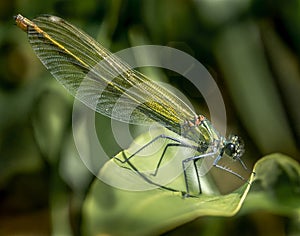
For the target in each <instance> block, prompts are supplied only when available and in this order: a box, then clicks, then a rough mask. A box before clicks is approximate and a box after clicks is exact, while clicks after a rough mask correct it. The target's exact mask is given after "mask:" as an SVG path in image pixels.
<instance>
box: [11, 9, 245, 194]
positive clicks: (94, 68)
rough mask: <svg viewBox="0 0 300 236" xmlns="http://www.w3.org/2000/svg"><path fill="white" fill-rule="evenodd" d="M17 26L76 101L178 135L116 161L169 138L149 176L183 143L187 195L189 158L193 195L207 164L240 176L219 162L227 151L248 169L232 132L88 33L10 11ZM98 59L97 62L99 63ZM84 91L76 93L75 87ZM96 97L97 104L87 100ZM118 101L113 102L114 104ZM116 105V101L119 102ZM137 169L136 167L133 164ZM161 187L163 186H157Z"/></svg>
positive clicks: (61, 22)
mask: <svg viewBox="0 0 300 236" xmlns="http://www.w3.org/2000/svg"><path fill="white" fill-rule="evenodd" d="M15 23H16V25H17V26H18V27H19V28H20V29H22V30H23V31H25V32H26V33H27V35H28V39H29V43H30V45H31V47H32V48H33V50H34V52H35V53H36V55H37V56H38V58H39V59H40V60H41V62H42V63H43V64H44V66H45V67H46V68H47V69H48V70H49V71H50V72H51V74H52V75H53V76H54V77H55V78H56V79H57V80H58V81H59V82H60V83H61V84H62V85H63V86H64V87H65V88H66V89H67V90H68V91H69V92H70V93H71V94H72V95H73V96H75V98H77V99H79V100H80V101H81V102H83V103H84V104H86V105H87V106H89V107H91V108H92V109H93V110H95V111H96V112H98V113H101V114H103V115H105V116H108V117H110V118H112V119H116V120H119V121H122V122H126V123H129V124H138V125H150V124H152V123H153V122H158V123H159V124H161V125H162V126H163V127H165V128H167V129H169V130H170V131H172V132H174V133H175V134H177V135H179V136H180V137H184V138H185V139H184V140H183V139H180V138H177V137H173V136H171V135H165V134H161V135H158V136H157V137H155V138H154V139H152V140H151V141H150V142H148V143H146V144H145V145H143V146H142V147H141V148H139V149H138V150H137V151H136V152H134V153H133V154H132V155H130V156H129V157H126V158H125V159H124V160H119V161H121V162H123V163H124V162H128V163H130V160H131V159H132V158H134V157H135V156H136V155H137V154H138V153H139V152H141V151H142V150H144V149H145V148H147V147H148V146H149V145H151V144H152V143H154V142H156V141H158V140H161V139H163V140H168V141H170V143H168V144H167V145H166V146H165V148H164V149H163V152H162V155H161V157H160V158H159V160H158V162H157V165H156V169H155V171H154V173H153V175H156V174H157V173H158V172H159V170H160V166H161V163H162V160H163V158H164V157H165V154H166V153H167V151H168V150H169V148H170V147H174V146H175V147H184V148H189V149H192V150H195V152H196V154H195V155H193V156H191V157H184V158H183V159H182V161H181V164H182V172H183V176H184V179H185V188H186V191H183V192H184V194H185V196H190V195H191V194H190V186H189V181H188V180H187V178H188V176H187V166H188V165H190V164H191V163H193V164H194V167H195V169H196V171H197V182H198V194H201V193H202V190H201V183H200V176H202V175H205V174H206V173H207V172H208V171H209V170H210V168H211V167H216V168H218V169H221V170H223V171H226V172H228V173H230V174H232V175H234V176H236V177H238V178H239V179H242V180H244V181H245V179H244V177H243V176H242V175H240V174H238V173H237V172H235V171H233V170H231V169H230V168H228V167H226V166H223V165H221V164H220V160H221V159H222V158H223V157H224V156H225V155H226V156H228V157H229V158H231V159H232V160H235V161H238V162H239V163H240V164H241V166H242V167H243V168H244V169H245V170H248V169H247V167H246V165H245V164H244V162H243V161H242V159H241V157H242V155H243V154H244V151H245V148H244V143H243V141H242V139H241V138H240V137H239V136H237V135H231V136H229V137H228V138H225V137H223V136H222V135H220V134H219V132H218V131H217V130H216V129H215V128H214V127H213V125H212V124H211V122H210V121H209V120H208V119H207V118H206V117H205V116H203V115H198V114H196V113H195V111H194V110H193V109H192V108H191V107H190V106H189V105H187V104H186V103H185V102H184V101H182V100H181V99H180V98H179V97H178V96H177V95H175V94H174V93H172V92H170V91H169V90H167V89H166V88H164V87H162V86H160V85H159V84H158V83H156V82H154V81H153V80H151V79H149V78H148V77H146V76H145V75H144V74H142V73H140V72H139V71H137V70H135V69H132V68H131V67H130V66H129V65H128V64H126V63H125V62H123V61H122V60H121V59H119V58H118V57H116V56H115V55H114V54H112V53H111V52H109V51H108V50H107V49H105V48H104V47H103V46H101V45H100V44H99V43H98V42H96V41H95V40H94V39H93V38H92V37H90V36H89V35H87V34H86V33H84V32H83V31H81V30H80V29H78V28H77V27H75V26H73V25H72V24H70V23H68V22H67V21H65V20H63V19H61V18H59V17H57V16H52V15H42V16H39V17H37V18H35V19H33V20H29V19H27V18H25V17H23V16H22V15H20V14H19V15H17V16H15ZM99 62H101V63H99ZM82 87H83V89H84V93H83V94H84V95H81V96H78V93H77V91H78V89H79V88H80V89H82ZM92 101H93V102H95V101H96V106H95V105H91V103H93V102H92ZM116 103H118V106H115V104H116ZM120 104H121V105H120ZM208 157H215V158H214V159H213V162H212V163H211V166H208V167H206V168H202V169H201V168H200V169H199V170H198V168H197V165H198V164H197V163H198V161H199V160H203V159H206V158H208ZM133 169H134V170H135V171H137V172H138V169H135V168H133ZM161 187H163V186H161Z"/></svg>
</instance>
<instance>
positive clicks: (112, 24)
mask: <svg viewBox="0 0 300 236" xmlns="http://www.w3.org/2000/svg"><path fill="white" fill-rule="evenodd" d="M17 13H21V14H22V15H24V16H26V17H27V18H29V19H32V18H34V17H36V16H38V15H39V14H44V13H47V14H53V15H58V16H60V17H62V18H64V19H66V20H68V21H69V22H71V23H72V24H74V25H76V26H78V27H80V28H82V29H83V30H84V31H86V32H87V33H88V34H90V35H91V36H92V37H94V38H96V39H97V41H99V42H101V43H102V44H103V45H104V46H106V47H108V48H109V49H110V50H111V51H118V50H120V49H124V48H126V47H130V46H136V45H137V44H159V45H166V46H172V47H176V48H178V49H180V50H183V51H186V52H188V53H189V54H191V55H192V56H194V57H195V58H197V59H198V60H199V61H200V62H201V63H203V64H204V65H205V66H206V68H208V70H209V71H210V72H211V73H212V75H213V77H214V78H215V80H216V82H217V83H218V85H219V87H220V89H221V92H222V94H223V97H224V100H225V103H226V108H227V116H228V123H229V128H228V130H230V131H234V132H238V133H239V134H240V135H241V136H242V137H243V138H244V139H245V143H246V145H247V153H246V155H245V161H246V162H247V163H248V165H250V166H251V164H253V163H254V162H255V161H256V160H258V159H259V158H260V157H261V156H263V155H266V154H269V153H273V152H281V153H285V154H287V155H289V156H292V157H293V158H294V159H295V160H297V161H299V160H300V156H299V143H300V125H299V124H300V109H299V104H300V96H299V92H300V70H299V55H300V44H299V42H300V1H299V0H291V1H286V2H283V1H278V0H276V1H269V0H266V1H258V0H252V1H251V0H246V1H233V0H228V1H209V0H203V1H197V0H194V1H192V0H165V1H158V0H153V1H152V0H141V1H138V0H127V1H121V0H114V1H109V0H103V1H102V0H101V1H100V0H99V1H96V0H85V1H80V0H74V1H71V0H53V1H50V0H46V1H38V0H15V1H8V0H2V1H1V2H0V71H1V73H0V193H1V195H0V198H1V201H0V209H1V210H0V234H1V235H9V234H18V233H25V234H33V235H34V234H50V233H53V234H54V235H57V234H65V235H67V234H69V235H70V234H73V235H80V234H81V231H80V230H81V206H82V203H83V201H84V198H85V195H86V193H87V191H88V189H89V184H90V183H91V181H92V178H93V177H92V175H91V174H90V173H89V172H88V170H87V169H86V168H85V166H84V165H83V163H82V162H81V160H80V159H79V155H78V153H77V152H76V147H75V145H74V143H73V137H72V129H71V114H72V98H71V97H70V96H69V95H68V94H67V92H66V91H65V90H64V89H63V88H62V87H61V85H60V84H58V83H57V82H56V81H55V80H54V79H53V78H52V76H51V75H50V73H49V72H47V71H46V69H45V68H44V67H43V66H42V65H41V63H40V62H39V60H38V59H37V58H36V56H35V54H34V53H33V51H32V49H31V48H30V45H29V43H28V42H27V37H26V34H25V33H23V32H21V31H20V29H18V28H17V27H15V26H14V21H13V18H12V16H13V15H15V14H17ZM167 75H168V76H169V82H170V83H172V85H174V86H177V87H178V88H180V89H181V90H182V91H183V92H184V93H186V94H187V95H188V96H189V97H190V98H191V100H192V101H193V102H195V103H200V102H203V101H202V98H201V96H199V95H198V94H196V95H195V94H194V93H193V92H191V93H189V92H190V91H194V90H193V89H191V88H190V85H189V84H187V83H185V81H184V80H183V79H182V78H179V77H177V76H176V75H173V74H172V73H167ZM199 112H201V111H199ZM98 121H101V124H102V125H103V126H102V127H107V128H103V129H102V130H101V132H100V134H99V136H101V137H105V140H103V141H104V143H103V145H104V146H105V147H106V151H107V152H108V153H109V155H111V156H113V155H114V154H116V153H118V151H119V150H120V148H119V147H118V146H117V144H116V143H115V141H114V140H113V135H112V134H111V133H110V131H109V124H110V120H109V119H108V118H103V117H100V118H99V119H98ZM222 180H223V182H224V183H226V182H229V181H226V180H227V179H226V177H224V178H223V179H222ZM108 210H109V209H108ZM298 217H299V216H298ZM261 218H263V220H264V221H265V222H268V224H271V225H272V226H273V229H272V232H268V230H270V228H268V227H266V224H264V223H261V220H259V219H261ZM298 223H299V218H298ZM225 225H226V231H223V234H224V235H225V234H228V235H233V234H237V235H241V234H243V235H248V234H249V235H253V234H256V235H267V234H270V233H272V235H282V234H284V233H295V232H296V233H295V234H297V233H298V234H299V232H300V231H297V230H299V224H298V226H297V223H295V221H291V220H290V218H289V217H286V216H282V215H281V214H280V213H278V212H276V213H274V212H270V211H268V210H263V209H262V210H259V209H258V210H257V211H256V212H252V213H248V214H244V215H241V216H237V217H234V218H231V219H223V218H213V217H211V218H201V219H199V220H196V221H193V222H191V223H189V224H187V225H185V226H182V227H181V228H179V229H175V230H173V231H172V232H169V235H180V234H182V233H183V232H189V233H190V235H193V234H194V235H198V232H207V234H209V235H213V234H214V233H215V234H216V235H220V234H222V232H221V231H218V229H222V228H223V229H224V227H225ZM297 227H298V228H297ZM275 228H276V230H275ZM245 229H248V230H249V231H246V230H245ZM191 232H192V233H191Z"/></svg>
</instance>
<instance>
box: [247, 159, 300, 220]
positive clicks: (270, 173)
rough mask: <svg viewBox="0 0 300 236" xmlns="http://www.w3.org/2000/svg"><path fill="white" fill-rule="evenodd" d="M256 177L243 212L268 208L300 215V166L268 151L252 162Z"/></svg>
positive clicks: (284, 213)
mask: <svg viewBox="0 0 300 236" xmlns="http://www.w3.org/2000/svg"><path fill="white" fill-rule="evenodd" d="M255 172H256V178H255V180H254V182H253V183H252V188H251V192H250V193H249V195H248V196H247V199H246V201H245V205H244V207H243V211H242V212H243V213H245V212H249V211H255V210H268V211H271V212H273V213H276V214H281V215H286V216H298V217H300V201H299V199H300V165H299V163H298V162H297V161H295V160H294V159H292V158H290V157H288V156H285V155H283V154H278V153H276V154H271V155H268V156H266V157H264V158H262V159H260V160H259V161H258V162H257V163H256V165H255Z"/></svg>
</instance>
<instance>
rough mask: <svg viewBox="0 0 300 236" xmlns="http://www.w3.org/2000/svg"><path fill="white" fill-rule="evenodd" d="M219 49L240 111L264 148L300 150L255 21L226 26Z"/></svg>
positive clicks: (222, 65) (220, 61)
mask: <svg viewBox="0 0 300 236" xmlns="http://www.w3.org/2000/svg"><path fill="white" fill-rule="evenodd" d="M215 53H216V57H217V60H218V63H219V65H220V67H221V70H222V72H223V74H224V79H225V82H226V85H227V87H228V89H229V92H230V95H231V97H232V101H233V103H234V105H235V107H236V109H237V112H238V114H239V116H240V118H241V120H242V122H243V124H244V126H245V127H246V129H247V131H248V133H249V135H250V136H251V137H252V139H253V140H254V142H255V144H256V145H257V147H258V148H259V149H260V150H261V152H263V153H270V152H286V153H289V154H295V153H297V148H296V146H295V140H294V137H293V135H292V131H291V129H290V126H289V123H288V119H287V118H288V117H287V115H286V113H285V110H284V106H283V105H282V101H281V97H280V95H279V93H278V90H277V87H276V82H275V81H274V80H273V78H272V74H271V71H269V67H268V63H267V60H266V57H265V55H264V49H263V47H262V44H261V41H260V38H259V31H258V28H257V26H256V25H255V24H254V22H253V21H247V22H243V23H239V24H236V25H233V26H231V27H230V28H228V29H225V30H224V31H223V32H222V34H221V35H220V37H219V38H218V40H217V44H216V48H215ZM262 130H263V132H262Z"/></svg>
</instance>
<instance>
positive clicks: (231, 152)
mask: <svg viewBox="0 0 300 236" xmlns="http://www.w3.org/2000/svg"><path fill="white" fill-rule="evenodd" d="M235 152H236V150H235V145H234V144H233V143H228V144H227V145H226V147H225V153H226V154H227V155H228V156H230V157H234V156H235Z"/></svg>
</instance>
